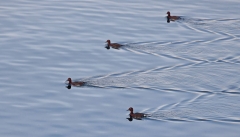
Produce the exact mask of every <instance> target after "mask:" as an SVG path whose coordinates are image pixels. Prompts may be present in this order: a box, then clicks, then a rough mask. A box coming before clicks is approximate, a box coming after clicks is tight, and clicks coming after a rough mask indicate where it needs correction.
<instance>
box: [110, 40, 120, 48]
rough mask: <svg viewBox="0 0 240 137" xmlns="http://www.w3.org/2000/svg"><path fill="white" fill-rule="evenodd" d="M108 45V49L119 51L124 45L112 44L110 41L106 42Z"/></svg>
mask: <svg viewBox="0 0 240 137" xmlns="http://www.w3.org/2000/svg"><path fill="white" fill-rule="evenodd" d="M106 43H107V47H106V48H107V49H109V48H110V47H112V48H114V49H119V48H120V47H121V46H122V45H120V44H118V43H111V41H110V40H107V41H106Z"/></svg>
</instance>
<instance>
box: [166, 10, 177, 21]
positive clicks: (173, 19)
mask: <svg viewBox="0 0 240 137" xmlns="http://www.w3.org/2000/svg"><path fill="white" fill-rule="evenodd" d="M166 14H168V16H167V18H168V20H171V21H175V20H178V19H180V17H179V16H171V14H170V11H168V12H167V13H166Z"/></svg>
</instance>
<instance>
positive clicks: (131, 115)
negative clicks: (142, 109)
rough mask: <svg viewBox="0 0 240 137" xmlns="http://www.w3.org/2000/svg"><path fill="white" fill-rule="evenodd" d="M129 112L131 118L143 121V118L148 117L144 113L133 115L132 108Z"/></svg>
mask: <svg viewBox="0 0 240 137" xmlns="http://www.w3.org/2000/svg"><path fill="white" fill-rule="evenodd" d="M127 111H130V114H129V116H130V118H134V119H137V120H141V119H142V118H143V117H146V115H145V114H143V113H133V108H132V107H130V108H129V109H128V110H127Z"/></svg>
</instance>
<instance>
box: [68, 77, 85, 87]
mask: <svg viewBox="0 0 240 137" xmlns="http://www.w3.org/2000/svg"><path fill="white" fill-rule="evenodd" d="M66 81H68V85H72V86H77V87H80V86H83V85H84V84H85V82H82V81H76V82H72V79H71V78H68V79H67V80H66Z"/></svg>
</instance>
